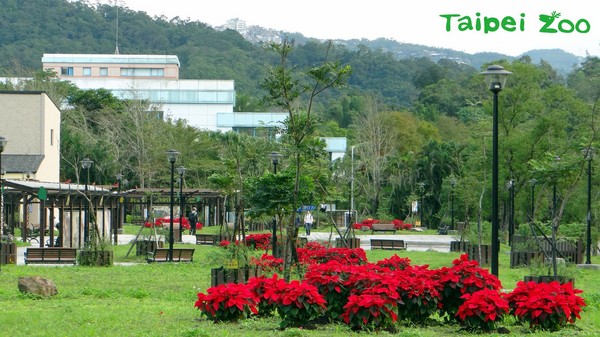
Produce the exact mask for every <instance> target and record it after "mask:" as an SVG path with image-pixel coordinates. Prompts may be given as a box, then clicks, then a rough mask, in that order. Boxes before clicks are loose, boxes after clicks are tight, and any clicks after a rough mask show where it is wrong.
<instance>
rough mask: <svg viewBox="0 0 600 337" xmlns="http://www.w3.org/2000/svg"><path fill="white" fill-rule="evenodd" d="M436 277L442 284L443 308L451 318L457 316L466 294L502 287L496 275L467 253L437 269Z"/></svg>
mask: <svg viewBox="0 0 600 337" xmlns="http://www.w3.org/2000/svg"><path fill="white" fill-rule="evenodd" d="M435 277H436V278H437V279H438V280H439V282H440V284H441V286H442V288H441V289H442V302H443V303H444V307H443V308H442V310H443V311H444V312H445V313H446V314H447V315H448V317H449V318H452V317H455V316H456V312H457V311H458V307H459V306H460V305H461V304H462V303H463V300H462V299H461V297H462V296H463V295H464V294H473V293H474V292H476V291H479V290H482V289H485V288H488V289H492V290H499V289H500V288H501V287H502V285H501V283H500V280H499V279H498V278H497V277H496V276H494V275H492V274H490V273H489V271H488V270H487V269H483V268H481V267H479V263H478V262H477V261H473V260H469V257H468V255H467V254H463V255H461V256H460V258H459V259H456V260H454V261H453V262H452V267H450V268H448V267H442V268H440V269H438V270H436V275H435Z"/></svg>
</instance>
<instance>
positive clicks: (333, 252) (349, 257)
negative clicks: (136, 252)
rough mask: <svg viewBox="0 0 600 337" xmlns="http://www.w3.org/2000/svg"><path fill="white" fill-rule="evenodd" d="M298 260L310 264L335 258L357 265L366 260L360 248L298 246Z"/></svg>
mask: <svg viewBox="0 0 600 337" xmlns="http://www.w3.org/2000/svg"><path fill="white" fill-rule="evenodd" d="M297 252H298V261H300V263H301V264H306V265H311V264H316V263H325V262H328V261H332V260H337V261H339V262H341V263H345V264H350V265H358V264H365V263H366V262H367V255H366V254H365V251H364V250H363V249H362V248H329V249H314V250H313V249H311V248H298V249H297Z"/></svg>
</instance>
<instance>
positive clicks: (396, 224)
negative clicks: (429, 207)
mask: <svg viewBox="0 0 600 337" xmlns="http://www.w3.org/2000/svg"><path fill="white" fill-rule="evenodd" d="M392 224H393V225H394V228H396V229H397V230H405V231H407V230H411V229H412V228H413V225H411V224H409V223H404V221H402V220H400V219H394V220H392Z"/></svg>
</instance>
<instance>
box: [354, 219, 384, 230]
mask: <svg viewBox="0 0 600 337" xmlns="http://www.w3.org/2000/svg"><path fill="white" fill-rule="evenodd" d="M375 223H379V220H375V219H365V220H363V221H362V222H360V223H355V224H352V228H354V229H363V227H365V228H368V229H369V230H371V229H373V224H375Z"/></svg>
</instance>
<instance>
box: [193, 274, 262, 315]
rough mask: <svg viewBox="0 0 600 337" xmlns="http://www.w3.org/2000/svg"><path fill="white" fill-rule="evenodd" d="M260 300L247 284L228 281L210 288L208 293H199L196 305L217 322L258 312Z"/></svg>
mask: <svg viewBox="0 0 600 337" xmlns="http://www.w3.org/2000/svg"><path fill="white" fill-rule="evenodd" d="M258 301H259V299H258V298H257V297H256V296H255V295H254V294H253V293H252V292H251V291H250V288H249V287H248V286H247V285H245V284H237V283H228V284H221V285H219V286H216V287H212V288H208V290H207V294H203V293H198V300H197V301H196V304H195V305H194V306H195V307H197V308H198V309H199V310H200V312H202V314H204V315H206V317H208V318H209V319H211V320H213V321H215V322H220V321H237V320H238V319H241V318H246V317H248V316H249V315H250V314H251V313H252V314H258V309H257V308H256V305H257V304H258Z"/></svg>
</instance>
